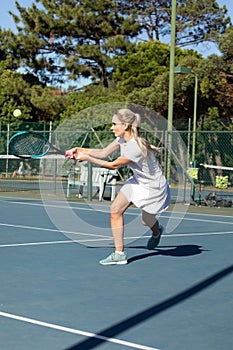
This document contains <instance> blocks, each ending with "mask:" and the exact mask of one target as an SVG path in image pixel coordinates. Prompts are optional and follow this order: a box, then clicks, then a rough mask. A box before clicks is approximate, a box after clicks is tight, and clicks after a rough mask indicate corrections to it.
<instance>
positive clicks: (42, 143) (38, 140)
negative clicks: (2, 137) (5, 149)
mask: <svg viewBox="0 0 233 350" xmlns="http://www.w3.org/2000/svg"><path fill="white" fill-rule="evenodd" d="M48 149H49V145H48V144H47V142H46V140H45V139H44V138H43V137H39V136H38V135H33V134H27V135H25V134H22V135H18V136H17V137H15V139H13V140H12V141H11V143H10V153H12V154H15V155H23V154H24V155H31V156H32V155H38V154H44V153H45V152H46V151H47V150H48Z"/></svg>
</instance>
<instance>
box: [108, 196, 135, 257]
mask: <svg viewBox="0 0 233 350" xmlns="http://www.w3.org/2000/svg"><path fill="white" fill-rule="evenodd" d="M130 205H131V202H129V201H128V200H127V198H126V197H125V195H124V194H123V193H121V192H119V193H118V195H117V197H116V198H115V200H114V201H113V203H112V205H111V207H110V215H111V216H110V222H111V229H112V235H113V239H114V245H115V249H116V251H118V252H123V251H124V218H123V214H124V212H125V210H126V209H127V208H128V207H129V206H130Z"/></svg>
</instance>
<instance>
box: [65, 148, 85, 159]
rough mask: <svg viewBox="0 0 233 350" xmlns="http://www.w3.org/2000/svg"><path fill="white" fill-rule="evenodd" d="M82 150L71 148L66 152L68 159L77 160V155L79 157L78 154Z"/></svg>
mask: <svg viewBox="0 0 233 350" xmlns="http://www.w3.org/2000/svg"><path fill="white" fill-rule="evenodd" d="M82 150H83V149H82V148H80V147H74V148H70V149H68V150H67V151H66V158H71V159H72V158H76V157H75V155H77V153H78V152H79V151H82Z"/></svg>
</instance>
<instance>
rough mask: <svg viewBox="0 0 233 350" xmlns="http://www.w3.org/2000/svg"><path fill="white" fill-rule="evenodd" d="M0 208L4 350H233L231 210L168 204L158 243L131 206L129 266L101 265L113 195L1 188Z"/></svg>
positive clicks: (109, 247) (106, 251)
mask: <svg viewBox="0 0 233 350" xmlns="http://www.w3.org/2000/svg"><path fill="white" fill-rule="evenodd" d="M46 207H47V208H46ZM48 208H49V209H48ZM186 209H187V208H185V211H186ZM0 210H1V218H0V230H1V231H0V232H1V233H0V266H1V287H0V339H1V342H0V348H1V350H15V349H17V350H32V349H33V350H45V349H46V350H68V349H72V350H75V349H81V350H86V349H101V350H124V349H145V350H146V349H159V350H187V349H188V350H209V349H211V350H219V349H221V350H231V349H232V343H233V298H232V295H233V279H232V272H233V261H232V256H233V255H232V251H233V248H232V247H233V219H232V209H225V210H223V209H218V208H212V209H209V208H195V207H194V208H193V209H192V208H190V209H189V210H188V212H187V213H186V214H184V212H182V206H180V210H179V211H177V212H176V213H174V211H173V210H172V209H171V210H170V209H169V210H168V211H167V212H166V213H163V214H162V215H161V216H160V222H161V224H163V225H164V226H165V228H167V231H166V230H165V232H164V234H163V237H162V239H161V242H160V245H159V247H158V248H156V249H155V250H154V251H148V250H146V248H145V246H146V242H147V239H148V237H149V232H143V230H144V231H145V229H144V227H143V226H142V225H141V224H140V222H139V221H140V212H139V211H138V210H137V209H136V208H131V209H129V210H127V212H126V215H125V222H126V230H128V231H132V232H131V236H130V237H131V238H130V239H129V241H127V242H126V243H127V244H126V251H127V254H128V259H129V260H128V261H129V263H128V264H127V265H124V266H101V265H99V263H98V261H99V260H100V259H102V258H104V257H106V256H107V255H108V254H110V253H111V252H112V249H113V248H112V243H111V239H110V238H107V239H106V240H105V235H106V232H108V234H109V233H110V229H109V203H108V202H103V203H102V204H98V203H97V204H95V203H92V204H91V205H89V204H88V203H78V202H76V203H75V202H73V203H72V202H70V203H69V208H67V207H66V206H65V205H64V203H59V202H50V203H49V202H48V203H47V204H46V203H42V201H41V200H39V199H38V200H36V199H26V198H11V197H3V196H2V197H0ZM70 211H72V220H73V221H74V223H73V226H72V227H70V226H69V222H68V221H69V220H70V219H69V217H70V216H69V213H70ZM54 215H55V216H54ZM172 215H173V219H172V220H173V221H171V216H172ZM75 216H76V218H77V224H75V222H76V221H75ZM54 218H55V219H54ZM59 219H60V221H59ZM57 222H58V223H59V224H58V225H56V223H57ZM172 225H173V226H174V229H171V227H172ZM65 227H67V230H65ZM168 228H169V230H168ZM168 231H169V232H168ZM101 232H102V234H101ZM141 232H143V235H141ZM110 236H111V235H109V237H110ZM126 239H127V237H126Z"/></svg>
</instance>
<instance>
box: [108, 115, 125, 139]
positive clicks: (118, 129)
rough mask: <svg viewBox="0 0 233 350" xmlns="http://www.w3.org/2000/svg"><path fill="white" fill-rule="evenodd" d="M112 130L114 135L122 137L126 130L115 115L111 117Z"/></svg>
mask: <svg viewBox="0 0 233 350" xmlns="http://www.w3.org/2000/svg"><path fill="white" fill-rule="evenodd" d="M111 130H112V132H113V133H114V135H115V136H116V137H124V134H125V130H126V124H125V123H122V122H121V121H120V120H119V119H118V117H117V116H116V115H114V116H113V118H112V127H111Z"/></svg>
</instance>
